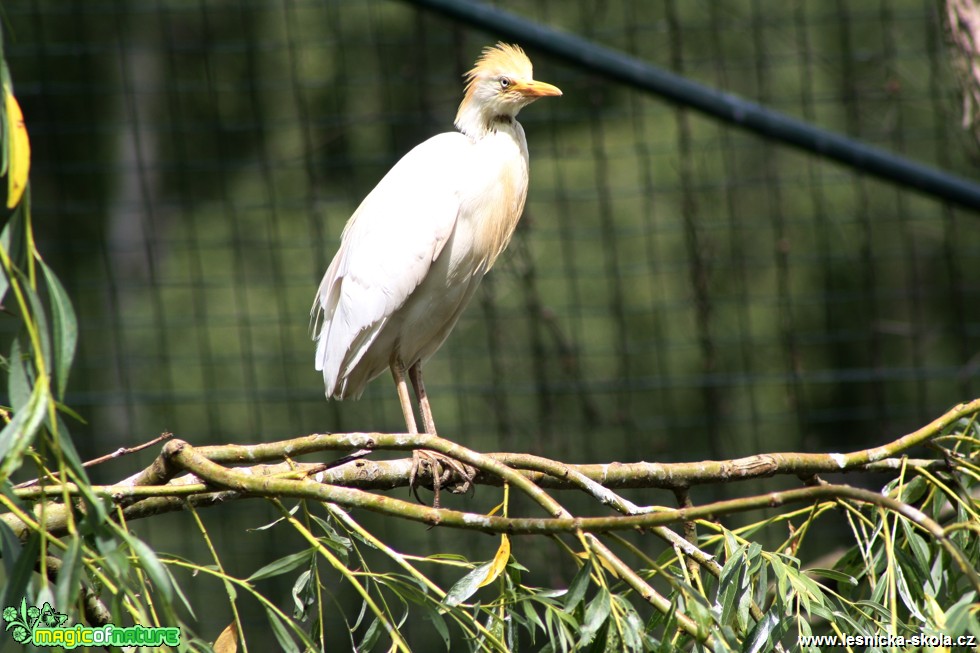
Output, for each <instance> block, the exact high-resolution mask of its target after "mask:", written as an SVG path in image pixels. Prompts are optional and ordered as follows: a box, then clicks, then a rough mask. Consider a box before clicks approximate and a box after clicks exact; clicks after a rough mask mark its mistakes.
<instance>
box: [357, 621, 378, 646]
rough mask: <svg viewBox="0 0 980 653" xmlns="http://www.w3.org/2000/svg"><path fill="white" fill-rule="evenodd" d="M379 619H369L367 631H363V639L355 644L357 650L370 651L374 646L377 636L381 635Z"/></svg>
mask: <svg viewBox="0 0 980 653" xmlns="http://www.w3.org/2000/svg"><path fill="white" fill-rule="evenodd" d="M381 631H382V628H381V620H380V619H378V618H377V617H375V618H374V620H373V621H371V625H370V626H368V629H367V632H365V633H364V639H362V640H361V643H360V644H358V645H357V651H358V653H360V652H361V651H370V650H371V649H372V648H374V645H375V644H377V643H378V638H379V637H381Z"/></svg>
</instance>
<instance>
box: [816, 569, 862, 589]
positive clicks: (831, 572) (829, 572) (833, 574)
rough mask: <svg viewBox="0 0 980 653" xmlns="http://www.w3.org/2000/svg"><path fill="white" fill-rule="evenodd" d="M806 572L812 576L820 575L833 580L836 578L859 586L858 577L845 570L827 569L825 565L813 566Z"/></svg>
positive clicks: (841, 581) (840, 581)
mask: <svg viewBox="0 0 980 653" xmlns="http://www.w3.org/2000/svg"><path fill="white" fill-rule="evenodd" d="M806 573H807V574H809V575H811V576H820V577H822V578H829V579H831V580H836V581H837V582H839V583H847V584H848V585H851V586H855V587H856V586H857V584H858V581H857V578H855V577H854V576H851V575H850V574H845V573H844V572H841V571H837V570H836V569H827V568H825V567H811V568H810V569H807V570H806Z"/></svg>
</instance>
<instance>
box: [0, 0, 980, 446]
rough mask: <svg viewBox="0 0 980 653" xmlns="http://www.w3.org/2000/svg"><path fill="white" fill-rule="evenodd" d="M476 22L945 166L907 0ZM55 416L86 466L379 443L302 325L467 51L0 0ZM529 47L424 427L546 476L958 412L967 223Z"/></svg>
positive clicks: (382, 26) (627, 5)
mask: <svg viewBox="0 0 980 653" xmlns="http://www.w3.org/2000/svg"><path fill="white" fill-rule="evenodd" d="M497 5H498V6H500V7H503V8H505V9H508V10H511V11H514V12H516V13H518V14H520V15H522V16H525V17H527V18H528V19H530V20H534V21H539V22H542V23H545V24H548V25H552V26H555V27H558V28H561V29H564V30H567V31H569V32H572V33H577V34H580V35H583V36H585V37H587V38H590V39H593V40H595V41H596V42H599V43H602V44H604V45H606V46H609V47H612V48H614V49H617V50H622V51H625V52H628V53H631V54H633V55H635V56H637V57H639V58H641V59H643V60H646V61H649V62H651V63H653V64H656V65H660V66H663V67H665V68H669V69H671V70H674V71H676V72H679V73H682V74H685V75H688V76H690V77H692V78H694V79H696V80H699V81H701V82H703V83H705V84H708V85H710V86H714V87H718V88H722V89H725V90H728V91H731V92H733V93H736V94H740V95H742V96H745V97H747V98H750V99H754V100H756V101H758V102H760V103H762V104H765V105H768V106H770V107H773V108H775V109H778V110H780V111H784V112H787V113H789V114H791V115H795V116H798V117H800V118H803V119H806V120H810V121H813V122H814V123H816V124H818V125H820V126H823V127H825V128H828V129H832V130H836V131H839V132H843V133H847V134H849V135H850V136H852V137H855V138H858V139H862V140H864V141H866V142H869V143H871V144H875V145H879V146H881V147H884V148H887V149H890V150H893V151H896V152H900V153H903V154H905V155H907V156H910V157H912V158H915V159H918V160H921V161H924V162H928V163H931V164H934V165H936V166H939V167H942V168H944V169H947V170H951V171H955V172H958V173H959V174H961V175H965V176H975V158H974V154H975V144H974V143H972V142H971V141H970V139H969V137H968V135H967V134H966V133H965V132H963V131H961V129H960V125H959V114H958V111H959V100H958V96H957V89H956V86H955V81H954V79H953V75H952V73H951V71H950V66H949V63H948V55H947V52H946V51H945V49H944V43H943V33H942V26H941V21H940V17H939V16H938V14H937V9H936V6H935V3H931V2H924V1H913V0H906V1H896V2H880V3H868V2H853V1H851V2H847V1H844V0H840V1H837V2H822V1H821V2H818V1H809V2H807V1H803V0H800V1H798V2H791V3H786V2H770V1H767V0H738V1H734V0H733V1H730V2H706V1H699V2H678V1H676V0H674V1H670V0H666V1H664V2H656V3H651V2H637V1H634V0H620V1H612V2H602V3H595V2H586V1H584V0H583V1H579V2H566V1H560V2H559V1H557V0H550V1H547V2H528V1H517V0H514V1H508V2H500V3H497ZM3 12H4V14H5V16H6V19H7V21H9V25H10V30H11V34H12V36H13V38H11V39H9V46H8V56H9V63H10V66H11V70H12V73H13V76H14V79H15V83H16V85H17V93H18V97H19V98H21V103H22V105H23V106H24V110H25V115H26V118H27V125H28V128H29V130H30V133H31V137H32V140H33V143H34V167H33V184H32V205H33V211H34V215H35V219H36V221H37V222H38V231H39V232H40V234H41V237H42V238H43V243H42V251H43V252H44V253H45V255H46V257H47V258H48V259H49V261H50V262H51V264H52V265H53V267H54V268H55V269H56V270H57V271H58V272H59V274H60V275H61V277H62V278H63V279H64V281H65V284H66V286H67V287H68V290H69V292H70V294H71V296H72V298H73V300H74V301H75V303H76V307H77V309H78V313H79V321H80V328H81V337H80V342H81V349H80V352H79V356H78V361H77V364H76V366H75V368H74V371H73V375H72V386H71V392H70V396H69V398H68V401H67V403H69V404H70V405H71V406H73V407H74V408H75V409H76V410H78V411H79V412H80V413H81V414H83V415H84V416H85V417H86V419H88V420H89V423H88V425H86V426H78V427H75V428H74V429H73V431H74V432H75V433H79V434H80V435H79V437H77V438H76V439H77V440H78V441H79V445H80V448H82V449H83V450H84V451H85V452H87V453H91V454H97V453H102V452H104V451H106V450H108V449H111V448H114V447H116V446H119V445H120V444H123V443H128V444H133V443H136V442H140V441H143V440H146V439H149V438H151V437H153V436H154V435H156V434H158V433H159V432H161V431H172V432H174V433H176V434H177V435H178V436H179V437H182V438H185V439H188V440H190V441H192V442H200V443H203V442H207V443H219V442H228V441H241V442H251V441H257V440H262V439H274V438H280V437H288V436H294V435H300V434H305V433H308V432H313V431H331V430H334V431H340V430H350V431H362V430H400V429H401V428H402V427H403V425H402V422H401V417H400V412H399V410H398V405H397V400H396V397H395V394H394V391H393V388H392V385H391V383H390V381H389V380H388V379H386V378H383V379H378V380H377V381H375V382H374V383H372V384H371V385H370V386H369V388H368V391H367V392H366V393H365V396H364V398H363V399H362V400H360V401H359V402H344V403H338V402H327V401H326V400H325V399H324V397H323V393H322V385H321V381H320V379H319V377H318V375H317V373H316V372H315V371H314V370H313V360H312V359H313V356H312V353H313V345H312V343H311V342H310V340H309V334H308V311H309V307H310V304H311V302H312V298H313V294H314V291H315V289H316V285H317V282H318V280H319V278H320V276H321V275H322V273H323V271H324V270H325V269H326V266H327V264H328V263H329V260H330V257H331V256H332V254H333V251H334V250H335V248H336V246H337V243H338V241H339V236H340V232H341V230H342V228H343V225H344V223H345V221H346V220H347V218H348V217H349V216H350V214H351V212H352V211H353V210H354V208H356V206H357V204H358V202H359V201H360V199H361V198H363V196H364V195H365V194H366V193H367V192H368V191H369V190H370V189H371V188H372V187H373V185H374V184H375V183H376V182H377V180H378V179H380V178H381V176H382V175H383V174H384V172H385V171H386V170H387V169H388V168H389V167H390V166H391V165H392V164H393V163H394V162H395V161H396V160H397V159H398V158H399V157H400V156H401V155H402V154H404V153H405V152H406V151H407V150H408V149H410V148H411V147H412V146H414V145H415V144H416V143H418V142H420V141H422V140H423V139H425V138H427V137H428V136H430V135H433V134H435V133H438V132H440V131H446V130H448V129H450V128H451V124H452V118H453V115H454V112H455V107H456V104H457V103H458V100H459V98H460V96H461V74H462V73H463V72H464V71H465V70H467V69H468V68H469V67H470V65H471V63H472V61H473V59H474V58H475V57H476V55H477V54H478V53H479V51H480V49H481V48H482V47H483V46H484V45H487V44H490V43H492V42H494V41H495V37H494V35H489V34H484V33H480V32H477V31H475V30H473V29H470V28H466V27H462V26H460V25H457V24H454V23H452V22H450V21H448V20H446V19H443V18H439V17H435V16H432V15H429V14H426V13H424V12H422V11H420V10H418V9H416V8H414V7H413V6H411V3H408V2H396V1H394V0H373V1H371V2H343V1H339V0H316V1H314V0H288V1H287V0H283V1H282V2H275V3H269V2H264V1H263V2H259V1H257V0H237V1H229V2H222V3H208V2H185V1H177V0H172V1H165V0H157V1H156V2H141V3H126V2H109V1H105V2H103V1H95V2H93V1H91V0H89V1H86V2H81V1H77V2H54V1H44V0H33V1H31V2H19V3H10V4H7V5H5V6H4V8H3ZM530 55H531V57H532V59H533V60H534V62H535V74H536V76H537V77H540V78H541V79H544V80H547V81H549V82H552V83H555V84H557V85H558V86H560V87H561V88H562V89H563V90H564V96H563V97H562V98H560V99H557V100H549V101H547V102H545V101H542V102H539V103H538V104H535V105H534V106H531V107H529V108H527V109H526V110H525V111H524V112H523V113H522V114H521V121H522V123H523V124H524V126H525V129H526V131H527V134H528V140H529V146H530V152H531V169H532V171H531V184H530V192H529V197H528V202H527V209H526V213H525V217H524V219H523V221H522V225H521V227H520V228H519V230H518V233H517V235H516V238H515V240H514V242H513V243H512V244H511V246H510V248H509V250H508V251H507V252H506V253H505V254H504V256H503V257H502V258H501V260H500V262H499V263H498V265H497V267H496V268H495V270H494V271H493V272H492V273H491V275H489V277H488V278H487V279H486V281H485V282H484V285H483V286H482V288H481V291H480V292H479V293H478V294H477V296H476V299H475V300H474V302H473V305H472V306H471V307H470V308H469V310H468V311H467V312H466V313H465V314H464V316H463V318H462V319H461V321H460V323H459V325H458V326H457V328H456V330H455V332H454V333H453V335H452V336H451V337H450V338H449V340H448V342H447V344H446V345H445V346H444V348H443V350H442V351H441V352H440V353H439V354H437V355H436V356H435V357H434V358H433V359H432V361H431V362H430V363H429V365H428V366H427V377H426V378H427V385H428V386H429V390H430V394H431V396H432V397H433V405H434V409H435V412H436V421H437V423H438V424H439V426H440V432H441V433H442V434H443V435H445V436H447V437H450V438H453V439H457V440H459V441H461V442H463V443H465V444H467V445H469V446H473V447H475V448H478V449H483V450H517V451H529V452H535V453H542V454H544V455H548V456H550V457H554V458H558V459H563V460H567V461H570V462H577V461H592V462H595V461H609V460H638V459H648V460H649V459H660V460H690V459H697V458H699V457H706V456H712V457H730V456H738V455H748V454H751V453H755V452H760V451H766V450H790V449H810V450H816V449H819V450H828V449H834V448H838V449H840V448H850V447H857V446H859V444H860V443H863V442H867V441H874V440H875V439H876V438H878V437H880V436H882V435H884V434H886V433H889V434H894V433H895V432H897V431H901V430H904V429H908V428H911V427H913V426H915V425H918V424H920V423H923V422H924V421H926V420H928V419H930V418H931V417H932V416H934V415H936V414H938V413H939V412H941V411H942V410H943V409H944V408H946V407H947V406H949V405H951V404H953V403H955V402H957V401H960V400H964V399H967V398H970V397H972V393H974V392H975V391H976V382H975V380H974V377H975V370H976V366H977V364H978V360H980V359H978V358H977V342H978V335H980V313H978V310H980V309H978V305H980V302H978V301H977V300H978V295H980V288H978V285H977V283H976V278H977V276H976V270H977V265H978V258H980V236H978V232H977V230H976V229H975V228H974V222H973V221H974V220H975V218H976V216H975V215H973V214H971V213H969V212H967V211H965V210H961V209H955V208H953V207H951V206H948V205H944V204H943V203H942V202H940V201H937V200H935V199H933V198H928V197H923V196H922V195H919V194H917V193H915V192H912V191H909V190H907V189H904V188H900V187H896V186H894V185H889V184H886V183H883V182H880V181H875V180H873V179H870V178H867V177H864V176H862V175H861V174H860V173H859V172H855V171H854V170H851V169H846V168H844V167H842V166H839V165H836V164H831V163H827V162H826V161H823V160H821V159H820V158H818V157H815V156H811V155H804V154H801V153H798V152H796V151H793V150H791V149H787V148H786V147H783V146H781V145H779V144H776V143H772V142H766V141H763V140H762V139H760V138H758V137H755V136H752V135H748V134H745V133H742V132H740V131H738V130H736V129H733V128H731V127H729V126H722V125H719V124H717V123H715V122H713V121H711V120H709V119H706V118H703V117H701V116H699V115H697V114H694V113H691V112H689V111H687V110H684V109H683V108H678V107H674V106H670V105H668V104H665V103H664V102H662V101H660V100H658V99H657V98H654V97H649V96H646V95H643V94H641V93H639V92H636V91H631V90H627V89H623V88H621V87H619V86H617V85H616V84H614V83H611V82H610V81H608V80H604V79H601V78H598V77H595V76H591V75H585V74H582V73H581V72H579V71H577V70H576V69H574V68H572V67H569V66H566V65H564V64H563V63H562V62H561V61H559V60H556V59H553V58H548V57H545V56H536V54H535V53H534V52H533V51H531V52H530Z"/></svg>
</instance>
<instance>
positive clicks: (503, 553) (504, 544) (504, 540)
mask: <svg viewBox="0 0 980 653" xmlns="http://www.w3.org/2000/svg"><path fill="white" fill-rule="evenodd" d="M508 560H510V538H509V537H507V534H506V533H504V534H502V535H501V536H500V546H499V547H498V548H497V555H495V556H494V557H493V562H492V563H491V564H490V568H489V569H487V575H486V576H485V577H484V578H483V581H482V582H481V583H480V585H479V587H483V586H484V585H489V584H490V583H492V582H493V581H495V580H497V576H499V575H500V573H501V572H502V571H503V570H504V568H505V567H506V566H507V561H508Z"/></svg>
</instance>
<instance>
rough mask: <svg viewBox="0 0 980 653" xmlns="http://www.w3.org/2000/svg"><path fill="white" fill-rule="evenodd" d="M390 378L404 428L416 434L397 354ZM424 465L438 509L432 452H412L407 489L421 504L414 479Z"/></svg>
mask: <svg viewBox="0 0 980 653" xmlns="http://www.w3.org/2000/svg"><path fill="white" fill-rule="evenodd" d="M391 376H392V377H394V379H395V388H396V390H397V391H398V402H399V403H400V404H401V407H402V416H403V417H404V418H405V428H406V429H408V432H409V433H412V434H415V433H418V432H419V429H418V427H417V426H416V425H415V411H414V410H413V409H412V398H411V397H410V396H409V394H408V384H407V383H406V382H405V363H403V362H402V360H401V358H399V357H398V356H397V354H396V355H395V356H392V358H391ZM412 385H415V377H414V376H413V377H412ZM417 392H418V390H417V388H416V393H417ZM425 465H428V466H429V468H430V469H431V470H432V489H433V490H434V492H435V499H434V501H433V504H434V505H435V507H436V508H438V507H439V489H440V488H441V486H442V477H441V475H440V472H441V470H440V468H439V463H438V461H437V460H436V459H435V458H434V454H433V453H432V452H430V451H423V450H421V449H415V450H414V451H413V452H412V469H411V470H410V471H409V472H408V489H409V490H411V492H412V494H414V495H415V499H416V500H417V501H418V502H419V503H422V498H421V497H420V496H419V492H418V486H417V485H416V484H415V479H416V477H417V476H418V473H419V470H420V469H422V467H423V466H425Z"/></svg>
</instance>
